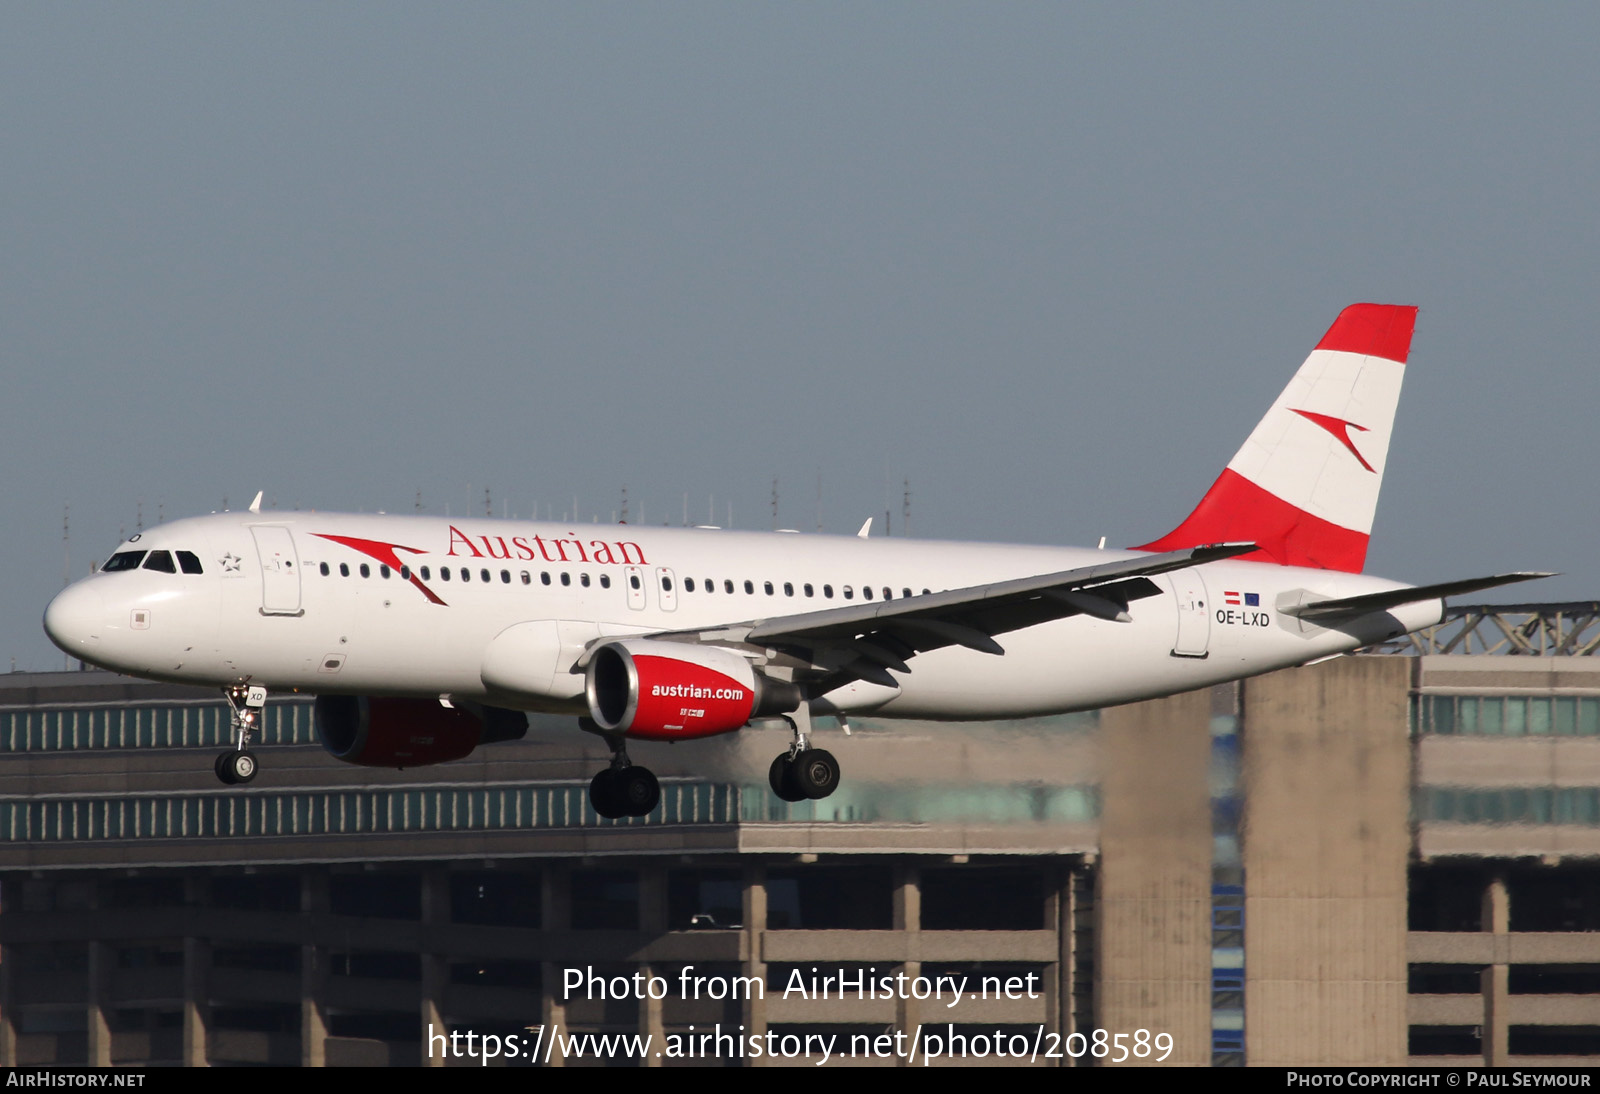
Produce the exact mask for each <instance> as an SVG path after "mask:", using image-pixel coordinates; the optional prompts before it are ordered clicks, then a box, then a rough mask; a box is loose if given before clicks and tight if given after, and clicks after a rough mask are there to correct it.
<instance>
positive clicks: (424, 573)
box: [422, 566, 433, 581]
mask: <svg viewBox="0 0 1600 1094" xmlns="http://www.w3.org/2000/svg"><path fill="white" fill-rule="evenodd" d="M422 580H424V581H432V580H433V578H431V577H429V576H428V567H426V566H424V567H423V568H422Z"/></svg>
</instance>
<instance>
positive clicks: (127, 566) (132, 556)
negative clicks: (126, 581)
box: [100, 551, 144, 574]
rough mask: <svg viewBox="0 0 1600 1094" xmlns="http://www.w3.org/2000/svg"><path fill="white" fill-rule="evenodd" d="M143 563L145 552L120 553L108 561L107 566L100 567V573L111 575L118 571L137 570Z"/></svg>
mask: <svg viewBox="0 0 1600 1094" xmlns="http://www.w3.org/2000/svg"><path fill="white" fill-rule="evenodd" d="M143 561H144V552H143V551H118V552H117V553H116V554H114V555H112V556H111V557H110V558H109V559H107V560H106V564H105V565H104V566H102V567H100V572H101V573H106V574H109V573H114V572H116V571H117V570H137V569H138V568H139V563H141V562H143Z"/></svg>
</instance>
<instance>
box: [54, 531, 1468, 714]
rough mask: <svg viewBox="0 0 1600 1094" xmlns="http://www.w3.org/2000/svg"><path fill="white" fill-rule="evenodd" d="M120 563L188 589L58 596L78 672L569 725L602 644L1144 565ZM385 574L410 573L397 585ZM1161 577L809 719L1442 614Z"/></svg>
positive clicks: (280, 549) (489, 537) (235, 539)
mask: <svg viewBox="0 0 1600 1094" xmlns="http://www.w3.org/2000/svg"><path fill="white" fill-rule="evenodd" d="M330 537H337V538H330ZM135 551H144V552H152V551H167V552H172V553H174V556H176V553H177V552H188V553H189V554H190V555H191V556H193V558H194V559H198V561H199V565H198V567H197V568H198V569H199V570H200V571H201V572H199V573H185V572H182V569H181V568H177V572H171V573H168V572H161V571H158V570H152V569H147V568H143V567H142V564H141V567H140V568H131V569H121V570H116V571H114V572H107V571H102V572H100V573H97V574H95V575H94V576H91V577H88V578H86V579H84V580H82V581H79V582H77V583H75V584H74V585H72V586H70V587H69V588H67V589H66V590H64V591H63V592H62V593H61V594H60V595H59V596H57V597H56V599H55V600H54V601H53V602H52V603H51V604H50V606H49V608H48V609H47V611H46V616H45V623H46V629H47V630H48V631H49V633H50V635H51V637H52V639H53V640H54V641H55V642H56V643H57V644H58V645H59V646H61V647H62V648H63V649H65V650H66V651H67V652H69V653H71V654H72V655H73V656H76V657H79V658H81V659H83V660H84V661H87V662H90V663H93V664H96V665H101V666H104V667H106V668H109V669H113V670H115V671H118V672H124V673H128V674H131V675H136V676H143V677H151V678H156V679H163V680H173V681H181V682H186V683H195V684H210V685H216V686H227V685H230V684H235V683H240V682H245V681H248V682H251V683H255V684H264V685H266V686H267V687H268V688H270V689H290V688H293V689H299V690H301V691H309V692H317V693H321V692H342V693H355V694H369V695H411V696H450V697H454V698H460V699H465V700H477V701H483V702H490V703H493V704H496V705H504V706H518V707H522V708H524V709H532V710H539V709H543V710H551V711H571V712H574V713H581V712H582V710H583V709H584V707H583V700H582V692H583V677H582V676H581V675H580V674H578V673H575V672H574V671H573V665H574V664H575V663H576V662H577V660H578V659H579V657H580V656H581V655H582V654H583V652H584V650H585V648H586V646H588V645H589V644H591V643H592V642H594V640H595V639H598V638H601V637H605V636H621V635H636V634H647V633H651V632H658V631H683V630H691V629H706V628H715V627H718V626H723V625H730V624H737V623H743V622H749V621H752V620H763V619H771V618H775V617H783V616H795V615H802V614H804V613H806V612H812V611H821V610H824V609H828V608H839V607H844V606H847V605H850V604H852V603H861V602H862V601H863V600H866V599H871V600H874V601H878V600H882V599H885V598H892V599H899V598H901V597H904V596H906V595H912V596H915V595H918V594H921V593H923V592H924V591H933V592H939V591H942V590H948V589H962V588H967V587H970V586H975V585H983V584H987V583H992V582H995V581H999V580H1003V579H1007V578H1016V577H1026V576H1030V575H1037V574H1046V573H1052V572H1056V571H1062V570H1069V569H1073V568H1075V567H1081V566H1088V565H1093V564H1095V563H1098V562H1107V561H1111V560H1114V559H1119V558H1128V557H1137V553H1136V552H1125V551H1094V550H1087V549H1079V548H1058V547H1030V546H1015V545H989V544H973V543H942V542H927V541H918V540H909V539H893V538H876V539H868V538H860V537H856V536H824V535H799V534H786V533H752V532H733V531H720V530H715V529H674V528H645V527H638V526H628V525H595V524H591V525H565V524H541V523H528V522H516V521H503V520H492V519H488V518H478V519H473V518H457V519H448V518H446V519H440V518H431V517H420V516H416V517H406V516H385V515H354V514H335V513H292V514H278V513H221V514H214V515H212V516H208V517H198V518H193V519H189V520H181V521H176V522H173V523H171V524H165V525H162V526H161V527H159V528H155V529H152V530H150V531H147V532H143V533H142V534H141V535H139V536H137V537H135V540H133V541H130V542H128V543H125V544H124V545H123V546H122V547H121V548H119V550H118V555H121V554H123V553H124V552H135ZM385 558H387V559H391V560H394V561H396V562H398V563H400V564H403V565H404V566H405V567H407V568H408V572H409V577H410V580H407V579H406V578H405V577H403V576H402V573H403V571H401V570H400V568H399V566H397V565H389V564H388V563H386V562H384V561H382V560H383V559H385ZM363 567H364V568H365V576H363ZM442 571H443V572H442ZM445 572H447V573H448V576H446V574H445ZM385 575H387V576H385ZM463 575H465V576H463ZM1153 580H1154V581H1155V583H1156V585H1157V586H1159V587H1160V588H1161V590H1162V591H1161V594H1160V595H1158V596H1152V597H1148V598H1145V599H1139V600H1135V601H1134V602H1133V603H1132V604H1131V605H1130V606H1129V613H1128V614H1129V615H1130V616H1131V621H1128V622H1117V621H1111V620H1103V619H1099V618H1095V617H1092V616H1088V615H1077V616H1072V617H1069V618H1066V619H1060V620H1056V621H1054V622H1049V623H1043V624H1040V625H1037V626H1031V627H1027V628H1024V629H1022V630H1017V631H1012V632H1009V633H1005V634H1001V635H999V636H998V641H999V642H1000V644H1001V645H1002V646H1003V647H1004V649H1005V653H1004V655H1003V656H995V655H993V654H988V653H982V652H976V651H973V650H970V649H965V648H962V647H959V646H953V647H948V648H945V649H939V650H935V651H932V652H928V653H923V654H920V655H918V656H916V657H915V658H913V659H912V660H911V661H910V668H911V672H910V673H909V674H905V673H900V672H896V673H895V674H894V675H895V677H896V679H897V680H898V681H899V687H898V688H891V687H887V686H884V685H882V684H878V683H867V682H860V681H858V682H856V683H854V684H850V685H848V686H845V687H842V688H839V689H837V690H835V691H833V692H830V693H829V694H827V695H826V696H823V697H822V698H821V699H820V700H819V701H818V702H817V703H816V704H815V706H814V710H815V711H816V713H830V712H836V713H843V712H856V711H871V712H874V713H877V714H879V715H882V716H887V717H916V718H947V719H979V718H997V717H1020V716H1027V715H1038V714H1049V713H1056V712H1061V711H1067V710H1080V709H1088V708H1094V707H1100V706H1107V705H1112V704H1117V703H1125V702H1130V701H1134V700H1138V699H1144V698H1150V697H1153V696H1157V695H1167V694H1171V693H1174V692H1179V691H1185V690H1188V689H1191V688H1195V687H1200V686H1204V685H1208V684H1213V683H1218V682H1221V681H1226V680H1232V679H1238V678H1240V677H1244V676H1250V675H1254V674H1256V673H1261V672H1267V671H1270V670H1272V669H1277V668H1283V667H1287V666H1290V665H1296V664H1302V663H1304V662H1307V661H1311V660H1315V659H1317V658H1321V657H1326V656H1330V655H1333V654H1337V653H1342V652H1346V651H1349V650H1353V649H1356V648H1358V647H1360V646H1363V645H1367V644H1370V643H1372V642H1376V641H1380V640H1382V639H1385V638H1388V637H1392V636H1394V635H1397V634H1400V633H1404V632H1406V631H1410V630H1414V629H1416V628H1418V627H1423V626H1427V625H1429V624H1431V623H1434V622H1437V621H1438V620H1439V618H1440V617H1441V614H1442V610H1443V606H1442V604H1441V602H1440V601H1438V600H1428V601H1424V602H1421V603H1417V604H1411V605H1407V606H1404V607H1400V608H1395V609H1392V610H1391V611H1389V612H1386V613H1375V614H1372V615H1368V616H1364V617H1362V618H1361V619H1359V620H1357V621H1355V622H1354V623H1347V624H1341V625H1340V627H1339V629H1330V628H1327V627H1322V626H1318V625H1315V624H1311V623H1302V622H1301V621H1300V620H1298V619H1296V618H1294V617H1293V616H1290V615H1285V614H1283V613H1282V612H1281V611H1280V610H1279V609H1280V608H1282V607H1285V606H1289V605H1292V604H1297V603H1301V602H1302V601H1306V600H1318V599H1326V598H1335V597H1348V596H1355V595H1359V594H1362V593H1370V592H1376V591H1379V590H1385V589H1393V588H1397V587H1401V586H1399V584H1398V583H1396V582H1390V581H1383V580H1380V579H1376V578H1370V577H1365V576H1362V575H1359V574H1348V573H1341V572H1335V571H1330V570H1311V569H1297V568H1293V567H1286V566H1278V565H1274V564H1270V563H1259V562H1238V561H1227V562H1216V563H1210V564H1207V565H1205V566H1202V567H1198V568H1192V569H1188V570H1179V571H1176V572H1173V573H1170V574H1166V575H1162V576H1158V577H1156V578H1154V579H1153ZM730 588H731V589H732V590H733V591H732V592H729V591H728V590H729V589H730ZM536 621H537V622H540V623H541V624H544V625H543V627H542V629H540V628H535V630H537V631H538V633H543V634H547V635H548V636H550V637H549V639H548V641H545V642H543V643H539V642H535V643H533V644H532V645H527V644H524V645H521V646H517V647H515V649H514V650H513V651H511V652H514V653H515V655H516V657H517V658H518V659H519V661H518V671H519V674H520V671H521V666H522V664H523V663H526V674H525V678H526V680H528V681H531V683H529V684H527V685H526V686H520V685H519V686H518V687H516V688H507V687H491V686H489V685H488V684H486V682H485V662H486V658H487V657H488V656H489V651H490V649H491V647H492V646H493V644H494V643H495V640H496V638H497V637H499V636H501V635H502V634H504V633H505V632H507V631H508V628H512V627H515V626H517V625H519V624H528V623H530V622H536ZM525 629H526V628H525ZM500 652H501V654H502V655H505V654H506V653H507V649H506V647H502V648H501V650H500ZM503 659H504V657H503V656H502V660H503ZM522 678H523V677H522V676H521V675H519V679H522Z"/></svg>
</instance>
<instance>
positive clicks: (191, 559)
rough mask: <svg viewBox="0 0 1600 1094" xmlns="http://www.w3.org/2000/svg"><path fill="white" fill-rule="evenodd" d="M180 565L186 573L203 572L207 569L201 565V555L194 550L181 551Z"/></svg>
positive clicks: (179, 554)
mask: <svg viewBox="0 0 1600 1094" xmlns="http://www.w3.org/2000/svg"><path fill="white" fill-rule="evenodd" d="M177 554H178V566H179V567H180V568H181V569H182V570H183V572H184V573H186V574H203V573H205V570H204V569H203V568H202V567H201V565H200V556H198V555H196V554H195V553H194V552H193V551H179V552H178V553H177Z"/></svg>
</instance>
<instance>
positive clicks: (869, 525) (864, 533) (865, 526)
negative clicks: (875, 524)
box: [856, 517, 872, 539]
mask: <svg viewBox="0 0 1600 1094" xmlns="http://www.w3.org/2000/svg"><path fill="white" fill-rule="evenodd" d="M871 530H872V518H871V517H868V518H867V523H865V524H863V525H862V526H861V531H859V532H857V533H856V535H858V536H860V537H861V538H862V539H866V538H867V533H868V532H870V531H871Z"/></svg>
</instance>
